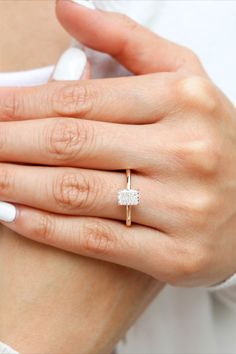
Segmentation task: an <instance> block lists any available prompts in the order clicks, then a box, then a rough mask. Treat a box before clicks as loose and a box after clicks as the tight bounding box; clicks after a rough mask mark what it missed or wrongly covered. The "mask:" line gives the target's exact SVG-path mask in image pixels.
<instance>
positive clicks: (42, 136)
mask: <svg viewBox="0 0 236 354" xmlns="http://www.w3.org/2000/svg"><path fill="white" fill-rule="evenodd" d="M0 132H1V134H0V147H1V148H0V161H3V162H19V163H28V164H41V165H54V166H69V167H82V168H93V169H105V170H120V169H125V168H131V169H136V168H137V167H140V166H142V165H143V163H145V159H144V158H143V157H142V153H138V152H139V151H142V150H143V146H142V145H145V143H147V142H149V139H150V129H148V126H142V129H140V126H135V125H123V124H114V123H104V122H96V121H86V120H78V119H73V118H59V119H53V118H51V119H43V120H32V121H20V122H2V123H0Z"/></svg>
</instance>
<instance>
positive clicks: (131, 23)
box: [118, 14, 140, 31]
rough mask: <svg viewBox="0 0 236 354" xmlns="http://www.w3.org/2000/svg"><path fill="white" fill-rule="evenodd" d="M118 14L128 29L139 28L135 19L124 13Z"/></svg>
mask: <svg viewBox="0 0 236 354" xmlns="http://www.w3.org/2000/svg"><path fill="white" fill-rule="evenodd" d="M118 16H119V17H120V20H121V22H122V24H123V25H124V26H125V27H126V28H128V29H129V30H132V31H133V30H136V29H139V28H140V25H139V24H138V23H137V22H136V21H134V20H132V19H131V18H130V17H129V16H127V15H125V14H118Z"/></svg>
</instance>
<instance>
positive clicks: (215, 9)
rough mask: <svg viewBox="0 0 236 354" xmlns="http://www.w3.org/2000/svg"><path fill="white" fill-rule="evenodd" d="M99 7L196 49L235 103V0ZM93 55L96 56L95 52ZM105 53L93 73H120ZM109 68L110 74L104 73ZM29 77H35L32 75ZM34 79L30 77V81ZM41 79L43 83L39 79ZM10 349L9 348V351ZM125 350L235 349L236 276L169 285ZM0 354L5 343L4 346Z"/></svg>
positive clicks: (6, 81) (19, 79)
mask: <svg viewBox="0 0 236 354" xmlns="http://www.w3.org/2000/svg"><path fill="white" fill-rule="evenodd" d="M95 3H96V4H99V6H100V7H103V8H106V9H108V10H109V9H116V10H120V11H123V12H126V13H127V14H128V15H129V16H131V17H133V18H135V19H136V20H138V21H139V22H142V23H143V24H145V25H146V26H149V27H150V28H151V29H152V30H153V31H156V32H157V33H158V34H160V35H162V36H165V37H167V38H168V39H170V40H172V41H175V42H177V43H180V44H183V45H186V46H188V47H190V48H191V49H192V50H193V51H195V52H196V53H197V54H198V56H199V57H200V59H201V60H202V62H203V64H204V66H205V68H206V70H207V71H208V73H209V74H210V76H211V78H212V79H213V81H214V82H215V83H216V84H217V85H218V86H219V87H220V88H221V89H222V90H223V91H224V92H225V93H226V95H227V96H228V97H229V98H230V99H231V100H232V101H233V102H235V103H236V88H235V86H236V64H235V63H236V40H235V38H236V2H235V1H225V0H224V1H214V0H213V1H212V0H210V1H206V0H204V1H201V0H199V1H190V0H185V1H175V0H173V1H167V0H166V1H158V0H155V1H149V0H137V1H136V0H134V1H122V0H121V1H119V4H117V3H116V2H115V1H114V0H110V1H106V0H103V1H102V0H101V1H96V2H95ZM88 52H89V55H92V56H94V53H93V52H92V51H88ZM108 60H109V61H110V59H108V57H107V56H106V55H102V54H96V58H95V66H96V70H95V76H96V77H103V76H109V75H113V74H115V73H119V74H120V73H121V72H122V71H121V70H120V67H118V66H117V65H109V69H110V71H109V73H108V72H107V66H106V63H107V61H108ZM105 71H106V73H105ZM51 72H52V67H50V69H49V68H44V69H42V70H41V74H40V75H42V76H41V79H42V80H41V79H39V77H40V75H39V73H40V70H36V71H34V72H32V71H31V72H30V74H29V73H27V72H23V73H20V74H17V75H18V76H17V75H15V79H13V76H14V74H10V76H7V74H3V75H2V74H0V86H10V85H13V84H17V85H23V84H26V85H29V84H38V83H42V82H46V81H47V79H48V78H49V76H50V75H51ZM30 77H31V80H30V79H29V78H30ZM29 80H30V82H29ZM38 80H39V81H40V82H39V81H38ZM6 352H7V353H9V351H6ZM118 352H119V353H122V354H126V353H127V354H131V353H132V354H138V353H140V354H141V353H142V354H144V353H150V354H151V353H155V354H157V353H160V354H164V353H168V354H174V353H176V354H177V353H178V354H184V353H186V354H187V353H188V354H191V353H193V354H196V353H199V354H203V353H204V354H207V353H211V354H213V353H214V354H215V353H219V354H220V353H221V354H222V353H228V354H230V353H232V354H235V353H236V281H235V278H234V279H231V280H230V281H229V282H228V283H227V284H224V287H223V288H222V289H217V288H216V289H212V291H209V289H177V288H173V287H169V286H167V287H166V288H165V289H164V290H163V291H162V293H161V294H160V295H159V296H158V297H157V298H156V299H155V300H154V302H153V303H152V304H151V305H150V306H149V308H148V309H147V310H146V312H145V313H144V315H143V316H142V317H141V318H140V319H139V320H138V322H137V323H136V324H135V325H134V326H133V328H132V329H130V331H129V332H128V335H127V337H126V340H125V341H123V342H121V343H120V344H119V345H118ZM0 353H2V352H1V345H0Z"/></svg>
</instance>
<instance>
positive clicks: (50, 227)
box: [32, 213, 55, 243]
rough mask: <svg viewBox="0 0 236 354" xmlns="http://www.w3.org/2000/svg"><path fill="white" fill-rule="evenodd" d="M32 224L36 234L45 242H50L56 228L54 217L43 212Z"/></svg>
mask: <svg viewBox="0 0 236 354" xmlns="http://www.w3.org/2000/svg"><path fill="white" fill-rule="evenodd" d="M32 225H33V234H34V236H35V237H36V238H37V239H39V240H41V241H43V242H46V243H49V241H50V240H51V239H52V237H53V235H54V230H55V222H54V219H53V217H52V216H50V215H48V214H44V213H42V214H40V215H39V216H38V217H37V219H36V220H35V221H34V223H33V224H32Z"/></svg>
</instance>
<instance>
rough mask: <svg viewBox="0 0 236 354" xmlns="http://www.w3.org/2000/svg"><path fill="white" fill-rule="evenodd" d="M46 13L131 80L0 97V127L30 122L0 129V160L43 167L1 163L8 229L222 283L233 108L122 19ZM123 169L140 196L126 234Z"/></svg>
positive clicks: (171, 279)
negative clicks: (10, 211)
mask: <svg viewBox="0 0 236 354" xmlns="http://www.w3.org/2000/svg"><path fill="white" fill-rule="evenodd" d="M57 14H58V17H59V19H60V21H61V23H62V24H63V25H64V27H65V28H66V29H67V30H68V31H69V32H70V33H71V34H72V35H73V36H75V37H77V38H78V39H79V40H80V41H81V42H82V43H84V44H85V45H87V46H89V47H91V48H93V49H96V50H100V51H104V52H106V53H108V54H110V55H112V56H113V57H114V58H116V59H117V60H118V61H119V62H120V63H121V64H123V65H125V66H126V68H128V69H129V70H131V71H133V73H135V74H136V75H137V76H135V77H127V78H118V79H117V78H116V79H105V80H94V81H93V80H90V81H84V82H81V83H76V84H75V83H71V82H70V83H69V82H68V83H53V84H51V85H47V86H44V87H37V88H33V89H28V88H27V89H25V90H16V89H11V90H2V91H1V95H0V96H1V116H2V117H3V118H5V119H6V120H21V119H25V117H28V119H35V120H31V121H30V122H25V121H21V122H16V123H11V125H9V122H8V123H1V131H2V140H3V141H4V145H3V146H4V148H3V152H2V158H4V156H5V160H7V161H8V162H10V161H12V162H13V161H17V162H18V163H22V162H24V163H33V162H36V161H37V163H39V164H42V165H43V164H45V161H47V165H48V164H49V165H51V167H25V166H24V167H21V166H20V165H17V166H12V165H11V164H7V163H6V164H2V169H3V173H2V176H3V177H2V180H3V181H5V183H4V186H5V188H4V190H3V191H2V195H3V197H4V200H8V201H10V202H16V203H18V204H21V205H18V207H17V208H18V215H17V218H16V220H15V222H13V223H11V224H9V225H8V226H9V227H10V228H11V229H12V230H15V231H17V232H19V233H20V234H22V235H24V236H26V237H29V238H32V239H34V240H36V241H38V242H43V243H46V244H49V245H53V246H56V247H59V248H63V249H65V250H68V251H71V252H75V253H78V254H82V255H85V256H89V257H93V258H97V259H102V260H106V261H109V262H112V263H117V264H121V265H125V266H128V267H130V268H134V269H136V270H139V271H142V272H145V273H147V274H149V275H151V276H152V277H154V278H156V279H159V280H161V281H163V282H167V283H170V284H173V285H179V286H209V285H212V284H216V283H219V282H221V281H223V280H225V279H226V278H228V277H229V276H230V275H232V274H233V273H234V272H235V270H236V264H235V259H236V257H235V252H236V251H235V250H236V237H235V228H236V207H235V205H236V203H235V198H236V197H235V196H236V182H235V181H236V172H235V171H236V168H235V166H236V121H235V116H236V111H235V107H234V106H233V105H232V103H230V102H229V100H228V99H227V98H226V97H225V96H224V94H223V93H222V92H220V90H219V89H218V88H216V87H215V86H214V84H213V83H212V82H211V81H210V80H209V78H208V77H207V74H206V72H205V70H204V69H203V67H202V65H201V63H200V62H199V60H198V58H197V57H196V55H195V54H193V53H192V52H191V51H190V50H189V49H186V48H183V47H180V46H178V45H176V44H173V43H171V42H168V41H166V40H164V39H162V38H160V37H158V36H156V35H155V34H153V33H151V32H149V31H148V30H146V29H144V28H142V27H141V26H139V25H137V24H136V23H134V22H133V21H131V20H130V19H128V18H127V17H125V16H123V15H119V14H112V13H105V12H101V11H94V10H89V9H87V8H83V7H81V6H77V5H75V4H73V3H71V2H65V1H59V2H58V3H57ZM107 28H109V31H107ZM95 34H96V35H95ZM153 58H157V59H156V60H155V61H153ZM29 97H30V101H29ZM127 97H128V99H127ZM5 98H8V106H7V107H6V105H5V106H4V99H5ZM29 102H30V104H29ZM35 112H37V114H35ZM54 117H61V119H60V120H55V118H54ZM65 117H66V118H65ZM69 117H70V118H69ZM40 118H46V119H44V120H39V119H40ZM9 126H10V127H11V129H10V128H9ZM26 126H27V131H26ZM10 130H11V131H10ZM16 131H22V137H23V139H22V141H21V142H20V145H19V143H18V142H17V141H16V139H15V138H14V137H15V136H16ZM9 135H10V138H9ZM8 139H9V142H8ZM52 166H58V167H56V168H55V167H52ZM65 166H67V167H65ZM45 168H46V169H47V179H45V178H44V171H45ZM126 168H130V169H132V171H133V178H132V181H133V182H132V183H133V187H134V188H138V189H139V190H140V191H141V205H140V206H139V207H137V208H134V210H133V221H134V223H135V225H133V227H132V228H127V227H126V226H125V225H124V216H125V213H124V208H121V207H118V206H115V203H116V191H117V189H120V188H122V187H124V186H125V175H124V172H122V173H121V172H119V171H120V170H124V169H126ZM26 169H27V172H28V173H27V175H30V179H29V180H28V179H27V177H25V173H24V172H25V171H26ZM32 177H33V178H32ZM26 179H27V183H25V180H26ZM35 190H40V194H39V196H38V195H37V196H35V193H34V191H35ZM108 191H109V192H108ZM48 201H50V202H48ZM22 204H23V205H26V206H28V207H26V206H23V205H22ZM65 214H66V215H67V217H65V216H64V215H65ZM32 220H33V222H32ZM147 254H148V257H147ZM222 259H224V262H222Z"/></svg>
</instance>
